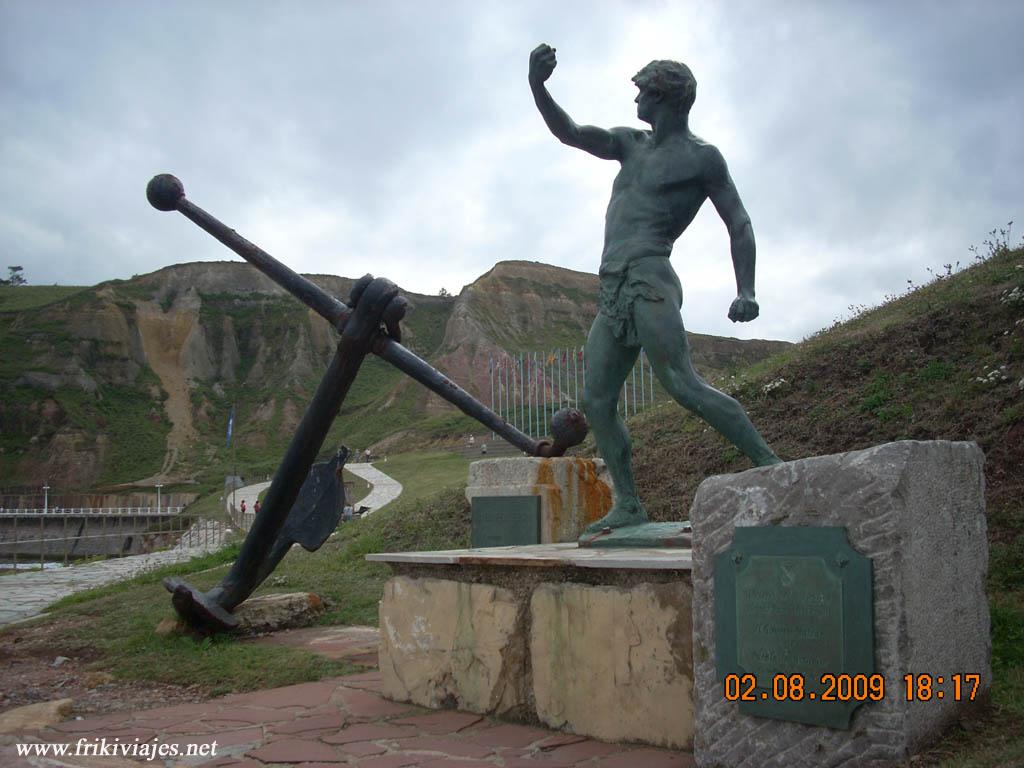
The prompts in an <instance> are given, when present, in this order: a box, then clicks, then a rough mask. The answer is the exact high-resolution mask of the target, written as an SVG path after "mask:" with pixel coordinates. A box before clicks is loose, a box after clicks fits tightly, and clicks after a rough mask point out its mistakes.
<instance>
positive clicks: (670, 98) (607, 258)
mask: <svg viewBox="0 0 1024 768" xmlns="http://www.w3.org/2000/svg"><path fill="white" fill-rule="evenodd" d="M556 63H557V62H556V60H555V49H554V48H552V47H551V46H549V45H540V46H538V47H537V48H536V49H534V51H533V52H532V53H531V54H530V88H531V89H532V90H533V97H534V100H535V101H536V103H537V109H539V110H540V113H541V115H542V116H543V117H544V122H545V123H547V126H548V128H549V129H550V130H551V132H552V133H553V134H554V135H555V137H556V138H558V140H559V141H561V142H562V143H563V144H568V145H569V146H572V147H577V148H579V149H582V150H585V151H586V152H589V153H590V154H592V155H596V156H597V157H600V158H602V159H604V160H617V161H618V162H619V164H620V166H621V168H620V170H619V174H618V176H616V177H615V182H614V183H613V184H612V197H611V200H610V201H609V203H608V212H607V214H606V215H605V228H604V252H603V253H602V254H601V268H600V271H599V275H600V295H599V311H598V314H597V317H596V318H595V319H594V324H593V326H592V327H591V329H590V335H589V336H588V338H587V345H586V359H587V383H586V388H585V393H584V410H585V411H586V415H587V420H588V421H589V423H590V426H591V429H593V432H594V437H595V439H596V441H597V447H598V450H599V451H600V452H601V456H602V457H604V460H605V462H606V464H607V465H608V470H609V472H610V474H611V476H612V480H613V481H614V483H615V504H614V506H613V507H612V509H611V511H610V512H609V513H608V514H607V515H606V516H605V517H603V518H602V519H601V520H599V521H598V522H596V523H594V524H593V525H591V526H590V527H589V528H588V532H594V531H600V530H602V529H604V528H609V527H610V528H619V527H622V526H627V525H636V524H639V523H643V522H646V521H647V513H646V512H645V511H644V508H643V505H642V504H641V503H640V500H639V499H638V498H637V494H636V483H635V482H634V479H633V464H632V456H631V453H632V448H631V445H630V440H629V434H628V433H627V432H626V427H625V425H624V424H623V422H622V419H621V418H619V415H618V409H617V404H618V398H619V392H620V390H621V389H622V384H623V382H624V381H625V379H626V376H627V375H628V374H629V371H630V370H631V369H632V367H633V364H634V362H635V361H636V358H637V355H639V354H640V349H641V348H642V349H644V350H646V352H647V356H648V359H649V360H650V362H651V366H652V367H653V368H654V372H655V374H656V375H657V377H658V380H659V381H660V382H661V384H662V386H663V387H665V389H666V390H667V391H668V392H669V394H671V395H672V397H674V398H675V399H676V401H677V402H678V403H679V404H680V405H682V406H683V407H684V408H686V409H688V410H690V411H691V412H693V413H695V414H697V415H698V416H700V417H701V418H703V419H704V420H705V421H707V422H708V423H709V424H710V425H711V426H712V427H714V428H715V429H717V430H718V431H719V432H720V433H722V434H723V435H724V436H725V437H726V438H728V439H729V440H731V441H732V442H733V444H735V445H736V447H737V448H739V449H740V450H741V451H743V453H745V454H746V455H747V456H748V457H750V459H751V460H752V461H753V462H754V463H755V464H756V465H758V466H764V465H768V464H777V463H779V462H780V461H781V460H780V459H779V457H778V456H776V455H775V454H774V453H773V452H772V450H771V448H769V447H768V444H767V443H766V442H765V441H764V439H763V438H762V437H761V435H760V434H758V432H757V430H756V429H755V428H754V425H753V424H751V423H750V419H749V418H748V417H747V414H746V413H745V412H744V410H743V408H742V406H740V404H739V403H738V402H736V401H735V400H734V399H733V398H731V397H729V396H728V395H726V394H724V393H722V392H719V391H718V390H716V389H714V388H713V387H711V386H710V385H709V384H708V383H707V382H705V381H704V380H703V379H702V378H701V377H700V376H699V375H698V374H697V372H696V371H695V370H694V368H693V362H692V361H691V359H690V348H689V344H688V342H687V339H686V330H685V329H684V328H683V321H682V318H681V316H680V314H679V312H680V309H681V307H682V302H683V292H682V288H681V287H680V285H679V278H678V277H676V273H675V271H674V270H673V269H672V265H671V264H670V263H669V256H671V254H672V245H673V243H674V242H675V241H676V239H677V238H678V237H679V236H680V235H681V234H682V233H683V230H685V229H686V227H687V226H689V224H690V222H691V221H693V218H694V216H696V215H697V211H698V210H699V209H700V207H701V205H702V204H703V203H704V201H705V200H706V199H708V198H711V202H712V203H713V204H714V206H715V209H716V210H717V211H718V214H719V216H721V217H722V220H723V221H724V222H725V225H726V227H727V228H728V230H729V238H730V240H731V243H732V262H733V268H734V269H735V272H736V289H737V297H736V299H735V300H734V301H733V302H732V306H731V307H730V308H729V319H730V320H732V321H733V322H741V323H743V322H748V321H750V320H753V319H754V318H755V317H757V315H758V306H757V302H756V301H755V300H754V233H753V230H752V229H751V226H750V218H749V217H748V216H747V212H746V210H745V209H744V208H743V203H742V202H741V201H740V196H739V194H738V193H737V191H736V187H735V186H734V185H733V182H732V179H731V178H730V176H729V171H728V168H727V167H726V164H725V160H724V159H723V158H722V155H721V153H720V152H719V151H718V150H717V149H716V148H715V147H714V146H712V145H711V144H708V143H707V142H706V141H704V140H702V139H700V138H699V137H697V136H695V135H694V134H692V133H691V132H690V129H689V114H690V107H691V106H693V101H694V98H695V96H696V90H697V81H696V80H695V79H694V77H693V73H691V72H690V69H689V68H688V67H687V66H686V65H685V64H680V63H677V62H674V61H652V62H651V63H650V64H648V65H647V66H646V67H644V68H643V69H641V70H640V71H639V72H638V73H637V74H636V75H635V76H634V77H633V82H634V83H636V85H637V88H639V89H640V93H639V94H638V95H637V97H636V104H637V110H636V112H637V117H639V118H640V119H641V120H643V121H644V122H647V123H650V125H651V130H649V131H647V130H637V129H635V128H612V129H611V130H605V129H603V128H595V127H594V126H591V125H577V124H576V123H575V122H574V121H573V120H572V118H570V117H569V116H568V115H567V114H566V113H565V111H564V110H562V108H561V107H559V106H558V104H556V103H555V101H554V99H552V98H551V94H550V93H548V90H547V88H546V87H545V85H544V83H545V81H547V79H548V78H549V77H551V73H552V72H553V71H554V69H555V65H556Z"/></svg>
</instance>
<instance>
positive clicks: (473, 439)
mask: <svg viewBox="0 0 1024 768" xmlns="http://www.w3.org/2000/svg"><path fill="white" fill-rule="evenodd" d="M474 445H476V438H475V437H474V436H473V435H470V436H469V447H470V448H472V447H473V446H474Z"/></svg>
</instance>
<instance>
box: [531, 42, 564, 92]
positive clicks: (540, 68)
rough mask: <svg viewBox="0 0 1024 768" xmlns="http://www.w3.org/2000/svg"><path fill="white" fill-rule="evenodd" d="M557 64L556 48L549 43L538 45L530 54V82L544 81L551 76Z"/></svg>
mask: <svg viewBox="0 0 1024 768" xmlns="http://www.w3.org/2000/svg"><path fill="white" fill-rule="evenodd" d="M557 64H558V61H557V60H556V59H555V49H554V48H552V47H551V46H550V45H548V44H547V43H541V44H540V45H538V46H537V47H536V48H534V49H533V52H532V53H531V54H530V83H531V84H534V85H539V84H540V83H543V82H544V81H545V80H547V79H548V78H549V77H551V73H552V72H554V71H555V66H556V65H557Z"/></svg>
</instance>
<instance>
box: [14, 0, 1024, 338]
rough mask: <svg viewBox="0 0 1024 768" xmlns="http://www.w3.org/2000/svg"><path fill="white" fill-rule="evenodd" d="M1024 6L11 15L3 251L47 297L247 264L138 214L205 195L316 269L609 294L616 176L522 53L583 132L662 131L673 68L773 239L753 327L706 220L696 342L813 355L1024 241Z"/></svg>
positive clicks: (433, 284) (684, 244) (694, 306)
mask: <svg viewBox="0 0 1024 768" xmlns="http://www.w3.org/2000/svg"><path fill="white" fill-rule="evenodd" d="M1022 28H1024V3H1021V2H1019V0H1003V1H1001V0H981V1H980V2H979V0H970V1H965V2H957V1H955V0H949V1H948V2H947V1H940V0H936V1H935V2H909V1H904V2H895V3H894V2H887V1H883V0H878V1H877V2H874V1H869V0H863V1H856V0H842V1H840V0H834V1H825V0H822V1H812V0H807V1H806V2H788V1H785V0H749V1H746V0H721V1H720V2H684V1H683V0H677V1H676V2H621V3H620V2H610V1H608V0H590V2H580V3H574V2H557V3H552V2H543V1H542V2H500V3H499V2H494V3H488V2H479V1H477V2H456V1H455V0H424V1H421V2H413V1H412V0H404V1H403V2H372V3H371V2H346V1H344V0H338V1H336V2H304V1H302V0H295V1H293V2H258V1H256V0H245V1H244V2H242V1H240V0H239V1H235V2H232V1H226V2H212V1H210V2H184V1H180V0H165V1H163V2H156V1H155V0H133V1H131V2H127V1H126V2H110V1H107V0H92V1H91V2H86V0H59V1H55V0H0V202H2V204H0V253H2V254H3V256H4V261H2V262H0V269H2V271H3V272H4V273H6V266H7V265H8V264H19V265H22V266H23V267H24V270H25V275H26V277H27V278H28V280H29V282H30V283H35V284H44V283H61V284H94V283H97V282H100V281H103V280H108V279H112V278H127V277H131V276H132V275H133V274H143V273H146V272H150V271H153V270H156V269H159V268H161V267H165V266H168V265H170V264H174V263H178V262H184V261H195V260H219V259H225V258H234V255H233V254H231V253H230V252H229V251H227V250H226V249H224V248H223V246H221V245H220V244H219V243H217V242H215V241H214V240H213V239H212V238H210V237H209V236H207V235H206V234H205V233H203V232H201V231H200V230H198V229H197V228H196V227H195V226H193V225H192V224H190V223H189V222H188V221H186V220H185V219H184V218H183V217H181V216H180V215H177V214H173V215H172V214H161V213H158V212H156V211H154V210H153V209H152V208H150V207H149V205H148V204H147V203H146V200H145V196H144V189H145V186H146V182H147V181H148V180H149V178H150V177H151V176H153V175H154V174H155V173H159V172H171V173H174V174H175V175H177V176H178V177H179V178H181V179H182V181H183V182H184V184H185V189H186V192H187V193H188V195H189V197H190V199H192V200H193V201H194V202H195V203H196V204H198V205H200V206H202V207H203V208H205V209H206V210H208V211H209V212H210V213H212V214H213V215H215V216H217V217H218V218H220V219H221V220H223V221H224V222H226V223H228V224H229V225H230V226H232V227H234V228H236V229H237V230H238V231H239V232H240V233H242V234H244V235H245V236H246V237H248V238H249V239H250V240H253V241H254V242H256V243H257V244H259V245H261V246H262V247H263V248H264V249H265V250H267V251H269V252H270V253H272V254H273V255H275V256H277V257H278V258H279V259H281V260H282V261H285V262H286V263H288V264H289V265H290V266H292V267H293V268H294V269H297V270H299V271H302V272H319V273H331V274H340V275H345V276H352V277H354V276H358V275H361V274H363V273H365V272H372V273H374V274H378V275H384V276H386V277H389V278H391V279H392V280H394V281H395V282H397V283H399V284H400V285H401V286H402V287H404V288H406V289H407V290H410V291H415V292H420V293H437V292H438V291H439V290H440V289H441V288H442V287H443V288H445V289H447V290H449V291H451V292H453V293H457V292H458V291H459V290H460V289H461V288H462V287H463V286H464V285H466V284H468V283H470V282H472V281H473V280H475V279H476V278H477V277H479V276H480V275H481V274H483V273H484V272H486V271H487V270H488V269H490V268H491V267H492V266H493V265H494V263H495V262H497V261H500V260H504V259H526V260H533V261H540V262H544V263H547V264H554V265H558V266H562V267H568V268H571V269H577V270H585V271H590V272H596V271H597V267H598V263H599V260H600V254H601V244H602V225H603V216H604V209H605V206H606V205H607V201H608V194H609V190H610V185H611V181H612V179H613V178H614V175H615V173H616V171H617V169H618V166H617V164H615V163H614V162H607V161H601V160H598V159H596V158H593V157H591V156H589V155H586V154H584V153H582V152H579V151H575V150H571V149H569V148H567V147H564V146H563V145H561V144H560V143H559V142H558V141H557V140H555V139H554V138H553V137H552V136H551V135H550V134H549V133H548V132H547V129H546V128H545V127H544V124H543V122H542V120H541V118H540V116H539V115H538V114H537V112H536V109H535V107H534V105H533V101H532V98H531V95H530V91H529V88H528V85H527V81H526V71H527V60H528V56H529V52H530V50H531V49H532V48H533V47H534V46H535V45H537V43H539V42H548V43H550V44H552V45H554V46H555V47H556V48H557V49H558V57H559V66H558V68H557V70H556V71H555V73H554V76H553V78H552V79H551V81H550V82H549V86H550V90H551V92H552V94H553V95H554V97H555V98H556V99H557V100H558V101H559V102H560V103H561V104H562V106H563V107H564V108H565V109H566V110H567V111H568V112H569V114H570V115H572V116H573V117H574V118H575V119H576V120H577V122H579V123H591V124H595V125H600V126H607V127H610V126H615V125H627V126H635V127H643V126H642V124H641V123H639V121H638V120H637V119H636V113H635V107H634V104H633V97H634V95H635V93H636V89H635V87H634V86H633V85H632V83H631V82H630V77H631V76H632V75H633V74H634V73H635V72H636V70H637V69H639V68H640V67H641V66H643V65H644V64H646V63H647V62H648V61H649V60H651V59H656V58H669V59H677V60H681V61H684V62H686V63H687V64H689V65H690V66H691V68H692V69H693V71H694V73H695V75H696V77H697V81H698V89H697V101H696V104H695V105H694V108H693V112H692V113H691V129H692V130H693V131H694V132H695V133H697V134H698V135H700V136H702V137H703V138H705V139H706V140H708V141H710V142H712V143H714V144H716V145H717V146H718V147H719V148H720V149H721V150H722V153H723V154H724V155H725V157H726V159H727V161H728V162H729V165H730V170H731V172H732V175H733V178H734V180H735V182H736V184H737V187H738V189H739V191H740V194H741V196H742V197H743V200H744V202H745V204H746V207H747V209H748V211H749V213H750V216H751V218H752V220H753V224H754V232H755V234H756V237H757V246H758V256H757V268H758V276H757V295H758V300H759V301H760V304H761V317H760V318H759V319H758V320H757V321H755V322H753V323H749V324H745V325H734V324H732V323H730V322H729V320H728V319H727V318H726V312H727V310H728V307H729V304H730V302H731V300H732V299H733V297H734V293H735V283H734V278H733V274H732V267H731V262H730V258H729V241H728V237H727V235H726V232H725V228H724V226H723V225H722V223H721V221H720V220H718V219H717V218H716V215H715V212H714V208H713V207H712V206H711V205H710V204H707V205H706V206H705V207H704V209H702V211H701V213H700V214H699V215H698V217H697V220H696V221H695V222H694V223H693V225H691V227H690V229H689V230H688V231H687V232H686V233H685V234H684V235H683V237H682V238H681V239H680V240H679V242H678V243H677V245H676V248H675V252H674V256H673V264H674V266H675V268H676V270H677V272H678V273H679V276H680V279H681V280H682V283H683V288H684V308H683V317H684V321H685V323H686V325H687V327H688V328H690V329H691V330H695V331H702V332H707V333H719V334H725V335H733V336H740V337H743V338H751V337H762V338H780V339H789V340H799V339H800V338H802V337H803V336H805V335H807V334H809V333H812V332H813V331H815V330H817V329H819V328H821V327H822V326H825V325H827V324H828V323H829V322H831V321H832V320H833V319H834V318H836V317H837V316H841V315H844V314H846V313H847V308H848V307H849V306H850V305H860V304H869V305H870V304H873V303H876V302H878V301H880V300H881V299H882V298H883V297H884V296H885V295H886V294H891V293H897V292H900V291H901V290H903V289H904V288H905V287H906V281H907V280H908V279H912V280H914V281H915V282H923V281H925V280H927V279H928V272H927V269H928V268H929V267H930V268H932V269H936V270H938V269H940V268H941V265H942V264H945V263H955V262H956V261H961V262H964V263H967V262H969V261H970V259H971V254H970V253H969V252H968V247H969V246H970V245H972V244H976V243H980V242H981V241H982V240H983V239H984V238H985V236H986V233H987V232H988V231H989V230H991V229H993V228H994V227H998V226H1001V225H1005V223H1006V222H1007V221H1009V220H1010V219H1013V218H1018V221H1019V224H1018V227H1017V234H1015V235H1014V236H1013V238H1012V239H1013V241H1014V242H1019V240H1020V237H1019V232H1020V230H1022V229H1024V216H1021V214H1022V210H1021V209H1022V203H1024V194H1022V192H1024V173H1022V170H1021V169H1022V168H1024V140H1022V139H1024V45H1021V29H1022Z"/></svg>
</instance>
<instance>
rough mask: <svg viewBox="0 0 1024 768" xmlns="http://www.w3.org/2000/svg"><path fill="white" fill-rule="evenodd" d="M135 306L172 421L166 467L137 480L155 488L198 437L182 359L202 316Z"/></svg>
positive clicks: (143, 304)
mask: <svg viewBox="0 0 1024 768" xmlns="http://www.w3.org/2000/svg"><path fill="white" fill-rule="evenodd" d="M135 307H136V316H135V317H136V322H137V323H138V328H139V336H140V337H141V339H142V349H143V351H144V352H145V354H146V360H147V361H148V362H149V367H150V368H151V369H152V370H153V373H155V374H156V375H157V376H158V377H159V379H160V385H161V386H162V387H163V388H164V391H165V392H167V400H165V401H164V409H165V410H166V412H167V417H168V418H169V419H170V421H171V431H170V434H168V435H167V453H166V454H165V456H164V463H163V466H162V467H161V468H160V471H159V472H158V473H157V474H156V475H154V476H153V477H148V478H144V479H142V480H137V481H135V483H136V485H138V484H142V485H152V483H153V481H160V482H164V481H167V480H168V479H169V476H170V473H171V471H172V470H173V469H174V466H175V464H177V461H178V456H179V455H180V454H181V453H182V451H183V450H184V448H185V447H186V446H187V445H188V443H189V442H190V441H192V440H195V438H196V430H195V427H194V426H193V424H192V402H191V399H190V397H189V387H188V378H187V371H186V366H185V361H184V360H183V359H182V357H183V356H184V350H185V348H186V343H185V342H186V340H187V339H188V337H189V336H190V335H191V334H192V332H193V331H194V330H195V327H196V325H197V324H198V321H199V313H198V312H194V311H189V310H184V311H182V310H171V311H170V312H167V313H165V312H164V311H163V310H162V309H161V308H160V306H159V305H158V304H156V303H154V302H142V301H139V302H136V303H135Z"/></svg>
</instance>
